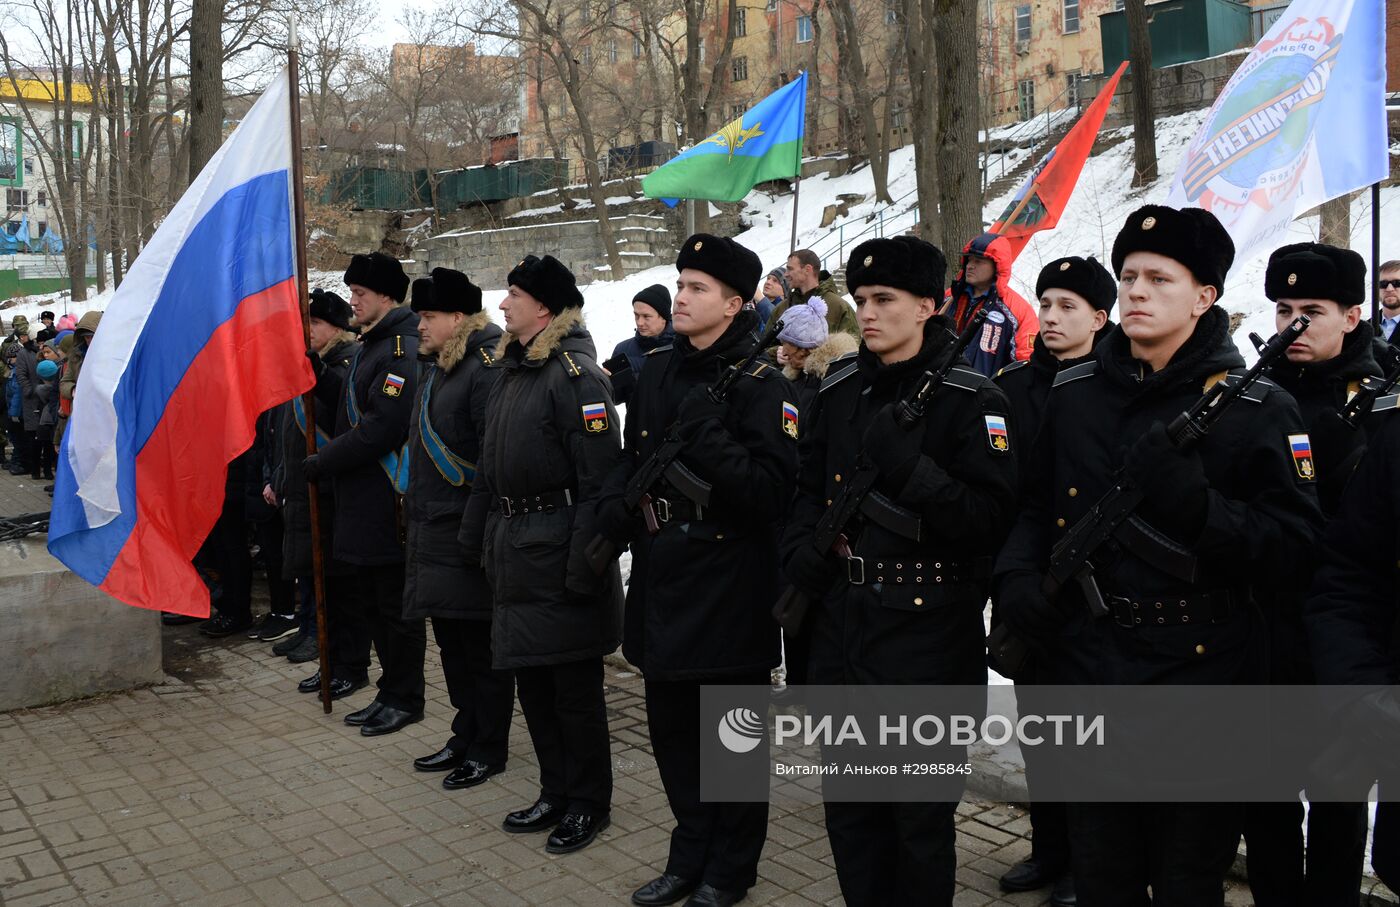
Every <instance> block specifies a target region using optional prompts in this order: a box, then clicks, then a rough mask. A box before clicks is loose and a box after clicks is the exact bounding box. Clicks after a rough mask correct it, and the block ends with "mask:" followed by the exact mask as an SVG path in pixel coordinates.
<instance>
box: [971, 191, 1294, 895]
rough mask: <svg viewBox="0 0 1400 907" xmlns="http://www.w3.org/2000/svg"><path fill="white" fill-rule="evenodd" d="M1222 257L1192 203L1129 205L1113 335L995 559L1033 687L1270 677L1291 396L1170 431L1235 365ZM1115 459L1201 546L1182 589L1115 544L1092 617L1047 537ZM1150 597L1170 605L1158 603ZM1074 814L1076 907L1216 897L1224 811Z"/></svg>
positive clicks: (1057, 398) (1070, 517)
mask: <svg viewBox="0 0 1400 907" xmlns="http://www.w3.org/2000/svg"><path fill="white" fill-rule="evenodd" d="M1233 259H1234V245H1233V243H1232V242H1231V240H1230V236H1229V234H1228V233H1226V231H1225V229H1224V227H1222V226H1221V224H1220V222H1219V221H1218V220H1216V219H1215V217H1214V215H1212V214H1210V213H1209V212H1206V211H1203V210H1201V209H1197V208H1187V209H1182V210H1176V209H1173V208H1167V207H1162V206H1157V205H1148V206H1145V207H1143V208H1140V209H1139V210H1137V211H1136V212H1134V213H1133V214H1131V215H1129V217H1128V221H1127V223H1126V225H1125V226H1124V227H1123V230H1122V231H1121V232H1120V233H1119V234H1118V237H1117V239H1116V241H1115V242H1114V246H1113V265H1114V268H1115V269H1116V270H1117V271H1118V274H1119V278H1120V280H1119V297H1118V300H1119V302H1118V305H1119V313H1120V317H1121V321H1120V323H1119V327H1118V328H1117V329H1116V330H1115V331H1114V333H1113V334H1112V335H1111V336H1109V337H1108V338H1106V339H1105V340H1104V341H1103V342H1102V343H1100V344H1099V346H1098V349H1097V355H1096V357H1095V360H1094V361H1093V362H1092V363H1088V364H1085V365H1081V366H1077V367H1076V368H1073V369H1068V370H1066V371H1062V372H1060V373H1059V375H1058V376H1057V378H1056V381H1055V387H1054V390H1053V391H1052V393H1051V394H1050V399H1049V402H1048V403H1047V405H1046V409H1045V417H1044V419H1043V421H1042V423H1041V429H1040V434H1039V436H1038V437H1037V439H1036V443H1035V445H1034V446H1033V449H1032V452H1031V456H1030V463H1029V469H1030V475H1029V478H1028V480H1027V481H1026V483H1025V487H1026V497H1025V499H1024V501H1023V506H1022V509H1021V513H1020V516H1019V517H1018V519H1017V522H1016V525H1015V528H1014V529H1013V530H1012V533H1011V536H1010V538H1009V539H1008V541H1007V543H1006V545H1005V547H1004V548H1003V550H1002V554H1001V556H1000V558H999V561H998V564H997V579H996V594H997V608H998V614H999V615H1000V618H1001V619H1002V620H1003V621H1005V622H1006V624H1007V625H1008V626H1009V627H1010V628H1011V630H1012V631H1013V632H1014V633H1015V634H1016V635H1017V636H1019V637H1021V638H1022V639H1026V640H1030V641H1033V642H1035V643H1036V644H1038V645H1039V646H1040V647H1041V648H1042V650H1043V653H1044V657H1043V660H1042V665H1041V666H1042V667H1043V668H1044V675H1045V676H1043V678H1042V679H1043V680H1045V681H1048V682H1051V683H1077V684H1171V683H1177V684H1205V683H1257V682H1262V681H1263V680H1264V679H1265V678H1266V677H1267V670H1266V663H1265V650H1266V627H1265V625H1264V622H1263V614H1262V613H1261V608H1265V609H1267V608H1271V607H1272V603H1271V602H1268V601H1265V600H1261V597H1260V596H1259V594H1258V592H1259V590H1258V589H1257V588H1255V586H1254V585H1253V584H1252V577H1255V576H1266V575H1269V574H1270V573H1272V572H1275V571H1277V570H1282V569H1283V568H1284V567H1286V566H1287V565H1288V564H1290V563H1292V562H1294V561H1295V560H1297V559H1298V558H1300V557H1304V556H1306V554H1307V552H1308V550H1309V548H1310V547H1311V545H1312V544H1313V543H1314V541H1315V538H1316V533H1317V529H1318V525H1319V522H1320V514H1319V512H1318V509H1317V499H1316V495H1315V493H1314V490H1313V477H1312V474H1311V471H1310V467H1309V466H1307V465H1304V464H1302V463H1301V462H1300V461H1299V460H1298V459H1297V458H1295V456H1294V454H1293V452H1292V445H1291V444H1290V441H1289V436H1290V435H1298V436H1305V434H1306V432H1305V429H1304V427H1303V424H1302V419H1301V418H1300V416H1299V414H1298V407H1297V404H1295V403H1294V402H1293V400H1292V398H1290V397H1289V396H1288V394H1287V393H1286V392H1284V391H1282V390H1280V389H1279V388H1278V387H1277V386H1275V385H1273V384H1272V383H1271V382H1268V381H1267V380H1265V381H1262V382H1260V383H1258V384H1256V385H1255V386H1254V388H1253V389H1251V390H1250V391H1249V392H1248V394H1247V396H1246V398H1245V399H1242V400H1241V401H1240V402H1239V403H1238V404H1236V405H1235V406H1234V407H1232V408H1231V409H1229V410H1228V411H1227V412H1226V413H1225V414H1224V416H1223V417H1222V418H1221V420H1220V421H1219V422H1217V423H1216V425H1215V427H1214V428H1213V430H1212V431H1211V433H1210V434H1209V435H1208V436H1207V437H1206V438H1205V439H1204V440H1203V441H1202V442H1201V443H1200V444H1198V445H1196V446H1195V447H1192V448H1187V449H1179V448H1176V447H1175V446H1173V445H1172V444H1171V443H1170V441H1169V440H1168V437H1167V433H1166V428H1165V426H1166V425H1167V424H1168V423H1170V422H1171V421H1172V420H1173V419H1175V418H1176V416H1178V415H1179V414H1181V413H1182V412H1184V411H1186V410H1187V409H1188V408H1189V407H1190V406H1191V405H1192V404H1194V403H1195V402H1196V401H1197V400H1198V399H1199V398H1200V397H1201V395H1202V394H1203V393H1204V392H1205V390H1206V389H1207V388H1208V387H1211V386H1213V384H1214V383H1215V382H1217V381H1222V380H1235V379H1234V377H1232V375H1231V372H1232V370H1236V369H1240V368H1241V367H1242V366H1243V364H1244V363H1243V359H1242V358H1241V357H1240V354H1239V352H1238V350H1237V349H1236V348H1235V345H1234V343H1233V341H1231V339H1230V334H1229V317H1228V316H1227V315H1226V314H1225V312H1224V311H1222V310H1221V309H1220V308H1219V307H1218V306H1216V305H1215V304H1214V303H1215V301H1216V299H1217V298H1218V297H1219V295H1220V293H1221V290H1222V288H1223V286H1224V283H1225V274H1226V272H1227V271H1228V270H1229V267H1230V264H1231V262H1232V261H1233ZM1235 374H1236V375H1238V372H1236V373H1235ZM1120 465H1121V466H1122V469H1123V472H1124V474H1125V475H1126V476H1127V477H1128V478H1129V479H1130V480H1131V481H1133V482H1134V483H1135V484H1136V485H1137V486H1138V487H1139V488H1142V489H1143V490H1144V492H1145V493H1146V498H1145V500H1144V502H1143V504H1142V505H1141V506H1140V507H1139V508H1138V510H1137V514H1138V515H1139V516H1140V517H1141V518H1142V519H1143V520H1145V521H1146V522H1147V523H1149V524H1151V525H1152V526H1154V527H1155V528H1156V529H1157V530H1158V531H1160V532H1162V533H1163V534H1165V535H1167V536H1169V537H1171V538H1173V539H1175V540H1176V541H1177V542H1178V543H1180V544H1181V545H1183V546H1185V547H1187V548H1189V549H1190V550H1191V551H1192V552H1193V553H1194V554H1195V555H1196V557H1197V559H1198V573H1199V577H1200V578H1199V580H1198V581H1197V582H1195V583H1194V584H1193V583H1188V582H1186V581H1184V580H1181V579H1178V578H1177V577H1175V576H1172V575H1170V574H1167V573H1165V572H1163V571H1160V570H1158V569H1157V568H1155V567H1153V566H1151V565H1149V564H1148V563H1147V562H1146V561H1143V560H1141V559H1140V558H1138V557H1137V556H1136V555H1133V554H1131V553H1127V552H1124V553H1122V555H1121V556H1119V557H1116V558H1113V559H1108V560H1106V561H1105V562H1104V563H1103V564H1102V565H1101V568H1100V569H1099V571H1098V582H1099V586H1100V587H1101V589H1102V592H1103V595H1104V596H1105V599H1106V601H1108V602H1109V603H1110V605H1111V606H1112V608H1113V609H1114V610H1113V614H1112V616H1110V617H1106V618H1103V619H1101V620H1093V619H1090V617H1089V615H1088V608H1087V605H1086V604H1085V602H1084V601H1083V597H1082V595H1081V594H1080V592H1079V590H1078V587H1074V588H1071V589H1067V590H1065V591H1063V592H1062V593H1061V594H1060V595H1058V596H1056V598H1055V600H1053V601H1051V600H1047V599H1046V598H1045V596H1044V595H1043V594H1042V593H1041V591H1040V590H1041V582H1042V575H1043V572H1044V571H1045V569H1046V567H1047V565H1048V562H1049V556H1050V551H1051V548H1052V546H1053V545H1054V543H1055V541H1056V540H1057V539H1058V538H1059V537H1061V536H1062V535H1063V533H1064V532H1065V530H1066V529H1067V528H1069V527H1071V526H1073V525H1074V523H1075V522H1076V521H1077V520H1079V519H1081V518H1082V517H1083V516H1084V515H1085V512H1086V511H1087V510H1088V509H1089V508H1090V507H1092V506H1093V504H1094V503H1095V502H1096V501H1097V500H1099V498H1101V497H1102V496H1103V494H1104V493H1105V492H1106V491H1108V489H1109V488H1110V486H1111V483H1112V482H1113V481H1114V478H1115V475H1116V473H1117V471H1118V469H1119V467H1120ZM1241 564H1248V565H1249V566H1250V569H1249V570H1248V571H1244V570H1241V569H1240V565H1241ZM1158 601H1161V602H1170V603H1173V604H1175V605H1176V607H1174V608H1172V609H1170V610H1168V609H1165V608H1163V609H1157V608H1156V606H1155V604H1154V603H1155V602H1158ZM1144 608H1147V609H1150V610H1151V611H1152V613H1151V614H1144ZM1068 815H1069V828H1070V844H1071V861H1072V865H1073V872H1074V877H1075V886H1076V889H1077V894H1078V898H1079V903H1080V904H1082V905H1085V907H1094V905H1100V904H1105V905H1118V904H1136V903H1142V902H1143V901H1144V900H1145V898H1146V896H1147V889H1148V887H1149V885H1150V886H1151V888H1152V899H1153V903H1154V904H1157V905H1192V907H1198V905H1211V904H1216V905H1219V904H1221V903H1222V897H1223V895H1222V891H1223V884H1224V877H1225V873H1226V872H1227V871H1228V870H1229V868H1230V865H1231V862H1232V861H1233V859H1234V855H1235V848H1236V844H1237V843H1238V840H1239V827H1240V826H1239V822H1240V810H1239V808H1238V807H1237V806H1232V805H1230V804H1191V803H1167V804H1079V803H1071V804H1069V805H1068Z"/></svg>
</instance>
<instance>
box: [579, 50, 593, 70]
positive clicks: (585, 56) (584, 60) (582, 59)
mask: <svg viewBox="0 0 1400 907" xmlns="http://www.w3.org/2000/svg"><path fill="white" fill-rule="evenodd" d="M579 63H580V64H581V65H583V66H584V67H589V66H592V65H593V48H591V47H585V48H584V49H583V53H582V54H580V55H579Z"/></svg>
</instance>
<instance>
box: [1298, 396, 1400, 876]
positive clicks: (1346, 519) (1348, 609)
mask: <svg viewBox="0 0 1400 907" xmlns="http://www.w3.org/2000/svg"><path fill="white" fill-rule="evenodd" d="M1373 414H1374V417H1375V421H1374V422H1373V423H1372V425H1371V426H1370V431H1369V436H1370V437H1369V442H1368V445H1367V449H1366V453H1365V455H1364V456H1363V457H1362V458H1361V462H1360V464H1359V465H1358V466H1357V467H1356V471H1355V473H1354V474H1353V476H1352V478H1351V481H1350V482H1348V483H1347V487H1346V490H1345V491H1344V492H1343V494H1342V499H1341V502H1340V504H1339V505H1338V508H1337V513H1336V515H1335V516H1334V517H1333V518H1332V520H1331V521H1330V522H1329V523H1328V524H1327V532H1326V535H1325V536H1324V541H1323V545H1322V558H1321V563H1320V565H1319V567H1318V570H1317V574H1316V577H1315V578H1314V581H1313V586H1312V591H1311V593H1310V594H1309V596H1308V600H1307V603H1306V604H1305V606H1304V610H1303V619H1304V622H1305V625H1306V627H1307V633H1308V647H1309V650H1310V651H1311V653H1312V663H1313V668H1314V670H1315V671H1316V673H1317V681H1318V683H1323V684H1355V685H1358V686H1361V687H1368V688H1369V689H1363V690H1360V691H1358V694H1357V695H1358V698H1357V700H1356V701H1355V702H1352V703H1350V704H1348V705H1347V706H1346V712H1345V713H1344V714H1345V717H1346V718H1347V719H1348V720H1349V721H1350V723H1351V726H1352V727H1353V728H1356V729H1357V732H1358V733H1362V734H1366V735H1369V736H1370V737H1371V738H1372V739H1373V740H1377V741H1379V742H1380V744H1381V745H1380V746H1375V745H1374V744H1373V749H1375V750H1380V751H1383V752H1385V753H1387V754H1389V756H1390V758H1389V759H1386V760H1384V761H1383V762H1381V763H1380V764H1370V763H1369V760H1368V761H1362V762H1360V763H1359V764H1357V765H1356V766H1355V767H1349V768H1350V770H1349V772H1348V774H1349V775H1351V776H1352V780H1354V781H1355V782H1356V785H1355V789H1356V791H1357V794H1358V795H1359V796H1365V795H1366V794H1367V792H1368V791H1369V789H1370V787H1371V782H1372V781H1373V780H1376V779H1377V778H1379V781H1380V786H1379V795H1380V797H1379V799H1380V802H1379V803H1378V804H1377V805H1376V824H1375V832H1374V837H1373V839H1372V841H1371V866H1372V868H1373V869H1375V871H1376V875H1377V876H1378V877H1379V878H1380V880H1381V881H1382V882H1385V883H1386V884H1387V885H1389V886H1391V887H1392V888H1396V887H1400V806H1397V804H1396V802H1395V800H1396V793H1395V792H1396V790H1397V789H1400V761H1397V760H1396V758H1395V754H1396V753H1397V752H1400V743H1397V739H1400V702H1397V700H1396V698H1395V695H1394V689H1393V687H1394V686H1395V684H1397V683H1400V648H1398V647H1397V639H1400V633H1397V627H1400V582H1397V580H1400V570H1397V555H1396V552H1397V551H1400V482H1396V481H1395V468H1396V464H1397V463H1400V418H1397V415H1396V397H1395V395H1393V394H1391V395H1387V396H1386V397H1383V398H1381V400H1380V401H1378V403H1377V409H1376V410H1375V411H1373ZM1377 687H1389V688H1390V689H1379V690H1377V689H1376V688H1377ZM1362 768H1365V769H1368V770H1367V771H1365V772H1364V773H1363V772H1362V771H1361V769H1362ZM1312 844H1313V842H1312V839H1311V838H1309V841H1308V845H1309V850H1310V851H1311V849H1312ZM1314 903H1321V902H1314ZM1347 903H1355V901H1354V899H1353V900H1349V901H1347Z"/></svg>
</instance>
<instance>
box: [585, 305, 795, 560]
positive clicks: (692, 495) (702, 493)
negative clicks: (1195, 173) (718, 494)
mask: <svg viewBox="0 0 1400 907" xmlns="http://www.w3.org/2000/svg"><path fill="white" fill-rule="evenodd" d="M782 329H783V321H782V319H781V318H774V319H773V321H772V323H771V324H769V325H768V329H767V330H766V331H764V332H763V337H762V339H760V340H759V341H758V343H757V344H756V345H755V346H754V348H753V349H751V350H749V354H748V355H747V356H745V357H744V358H743V359H741V360H739V361H736V362H732V363H730V365H729V367H728V368H726V369H725V370H724V372H723V373H722V374H721V375H720V376H719V380H717V381H716V382H715V383H714V384H712V385H710V386H709V387H707V388H705V395H706V396H707V397H709V398H710V402H711V403H716V404H719V403H723V402H724V401H725V400H726V399H728V397H729V392H730V391H732V390H733V389H734V385H735V383H736V382H738V380H739V378H740V377H742V376H743V375H744V373H745V372H747V371H748V370H749V369H751V368H752V367H753V364H754V362H755V361H757V360H758V357H759V356H761V355H763V351H764V350H766V349H767V348H768V347H769V346H771V345H772V344H773V343H774V342H775V341H776V340H777V338H778V332H779V331H781V330H782ZM679 426H680V423H679V422H678V421H677V422H673V423H671V425H670V427H669V428H667V429H666V435H665V437H664V438H662V440H661V443H660V444H658V445H657V447H656V449H655V450H654V451H652V452H651V456H649V457H647V458H646V460H645V461H644V462H643V463H642V465H641V466H639V467H637V471H636V472H635V473H633V474H632V478H631V480H630V481H629V482H628V483H627V490H626V492H625V493H624V494H623V496H622V502H623V504H624V505H626V507H627V512H628V513H636V512H638V511H640V512H641V515H642V522H643V523H645V524H646V527H647V533H648V534H649V535H656V534H657V533H658V532H660V531H661V520H663V519H670V513H669V512H668V511H669V505H668V504H667V503H666V502H664V501H659V500H657V499H656V497H655V495H654V492H655V490H656V488H657V486H658V485H660V483H661V481H662V480H663V479H664V480H666V481H667V482H669V483H670V484H671V486H672V487H673V488H675V489H676V490H677V491H679V492H680V493H681V494H683V495H685V496H686V497H687V498H689V499H690V500H691V501H693V502H694V503H695V504H696V505H698V506H700V507H709V506H710V490H711V485H710V483H709V482H706V481H705V480H704V479H702V478H700V477H699V476H697V475H696V474H695V473H693V472H691V471H690V470H689V469H687V468H686V466H685V464H684V463H682V462H681V461H680V460H679V459H677V458H678V457H679V456H680V453H681V450H682V448H683V447H684V446H685V443H684V442H683V441H682V440H681V438H680V434H679V433H678V431H677V429H678V428H679ZM658 504H660V506H661V511H662V512H661V513H660V515H659V516H658V514H657V505H658ZM583 553H584V556H585V557H587V558H588V564H589V566H590V567H592V568H593V570H594V572H595V573H597V574H598V575H600V576H601V575H602V573H603V571H604V570H606V569H607V566H608V562H609V561H611V560H612V559H613V558H614V557H616V556H617V546H616V545H614V544H613V543H612V542H610V541H608V540H607V539H605V538H603V536H601V535H599V536H595V537H594V539H593V541H591V542H589V543H588V547H587V548H585V549H584V552H583Z"/></svg>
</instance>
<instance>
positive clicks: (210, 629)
mask: <svg viewBox="0 0 1400 907" xmlns="http://www.w3.org/2000/svg"><path fill="white" fill-rule="evenodd" d="M252 625H253V619H252V618H251V617H225V616H224V615H222V614H216V615H214V616H213V617H211V618H209V619H208V620H206V621H205V622H204V623H202V624H200V625H199V632H200V633H202V634H204V635H205V636H207V637H209V638H210V639H223V638H224V637H226V636H233V635H234V634H236V633H242V632H243V631H244V630H246V629H248V628H249V627H250V626H252Z"/></svg>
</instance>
